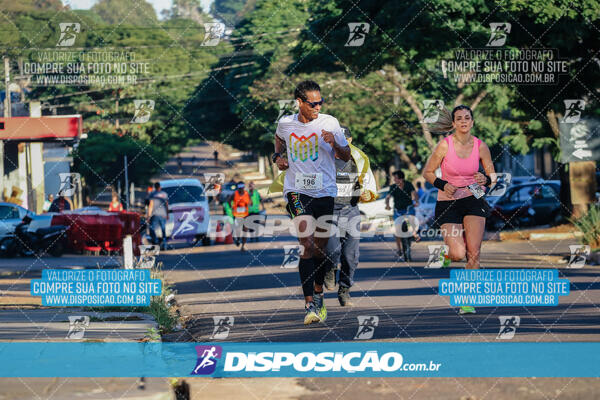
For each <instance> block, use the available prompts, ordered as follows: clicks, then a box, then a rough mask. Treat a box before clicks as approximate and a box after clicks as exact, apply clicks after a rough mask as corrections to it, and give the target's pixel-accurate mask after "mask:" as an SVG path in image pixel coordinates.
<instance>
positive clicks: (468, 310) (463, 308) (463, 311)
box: [458, 306, 475, 315]
mask: <svg viewBox="0 0 600 400" xmlns="http://www.w3.org/2000/svg"><path fill="white" fill-rule="evenodd" d="M458 313H459V314H461V315H462V314H475V307H473V306H461V307H460V310H458Z"/></svg>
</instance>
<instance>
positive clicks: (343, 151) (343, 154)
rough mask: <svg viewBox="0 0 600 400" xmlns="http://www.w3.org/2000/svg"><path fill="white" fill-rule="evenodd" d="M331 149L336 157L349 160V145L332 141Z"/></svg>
mask: <svg viewBox="0 0 600 400" xmlns="http://www.w3.org/2000/svg"><path fill="white" fill-rule="evenodd" d="M333 149H334V150H335V155H336V157H337V158H339V159H340V160H343V161H346V162H348V161H350V146H348V145H346V146H344V147H342V146H340V145H339V144H338V143H337V142H335V141H334V142H333Z"/></svg>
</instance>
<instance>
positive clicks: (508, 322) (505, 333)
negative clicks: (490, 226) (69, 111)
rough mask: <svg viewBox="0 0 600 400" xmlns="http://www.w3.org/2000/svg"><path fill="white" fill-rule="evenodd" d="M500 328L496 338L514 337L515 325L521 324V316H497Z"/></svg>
mask: <svg viewBox="0 0 600 400" xmlns="http://www.w3.org/2000/svg"><path fill="white" fill-rule="evenodd" d="M498 319H499V320H500V330H499V331H498V336H496V339H512V338H513V337H515V333H516V332H517V327H518V326H519V325H520V324H521V317H519V316H518V315H517V316H499V317H498Z"/></svg>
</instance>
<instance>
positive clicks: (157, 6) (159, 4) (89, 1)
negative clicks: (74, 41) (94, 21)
mask: <svg viewBox="0 0 600 400" xmlns="http://www.w3.org/2000/svg"><path fill="white" fill-rule="evenodd" d="M97 1H98V0H62V2H63V4H65V5H66V4H68V5H70V6H71V8H72V9H74V10H87V9H89V8H91V7H92V6H93V5H94V3H96V2H97ZM146 1H147V2H148V3H150V4H152V5H153V6H154V10H155V11H156V15H158V16H159V17H160V12H161V11H162V10H164V9H165V8H171V3H172V1H171V0H146ZM200 3H201V4H202V8H203V9H204V12H208V9H209V7H210V4H211V3H212V0H200Z"/></svg>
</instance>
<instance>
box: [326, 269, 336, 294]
mask: <svg viewBox="0 0 600 400" xmlns="http://www.w3.org/2000/svg"><path fill="white" fill-rule="evenodd" d="M324 284H325V288H327V290H333V289H335V268H331V269H330V270H328V271H327V272H326V273H325V281H324Z"/></svg>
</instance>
